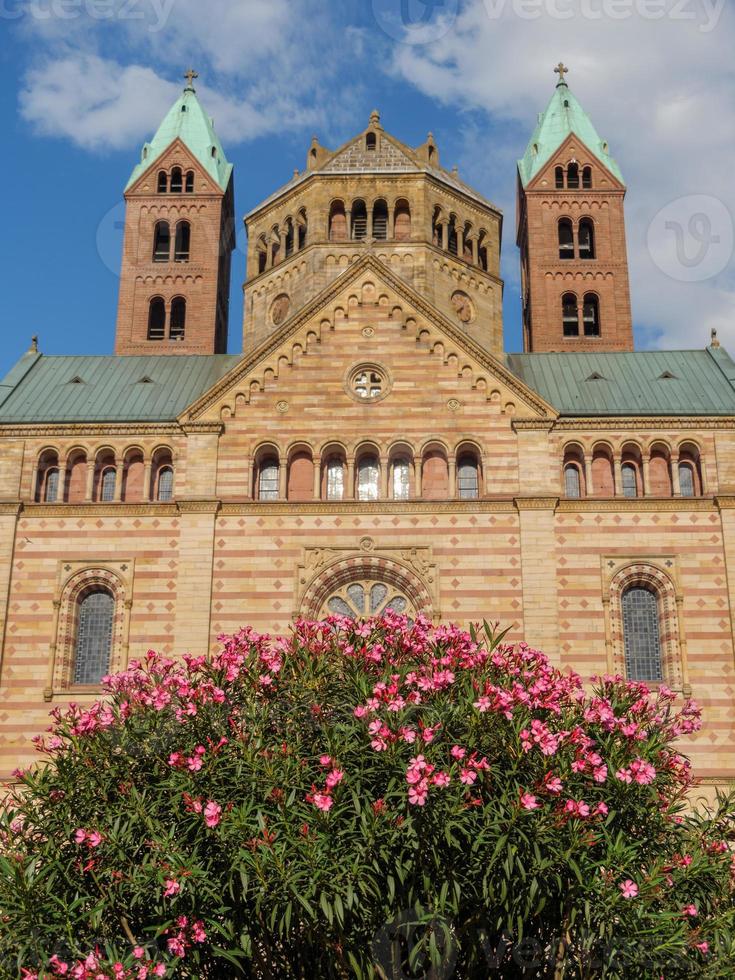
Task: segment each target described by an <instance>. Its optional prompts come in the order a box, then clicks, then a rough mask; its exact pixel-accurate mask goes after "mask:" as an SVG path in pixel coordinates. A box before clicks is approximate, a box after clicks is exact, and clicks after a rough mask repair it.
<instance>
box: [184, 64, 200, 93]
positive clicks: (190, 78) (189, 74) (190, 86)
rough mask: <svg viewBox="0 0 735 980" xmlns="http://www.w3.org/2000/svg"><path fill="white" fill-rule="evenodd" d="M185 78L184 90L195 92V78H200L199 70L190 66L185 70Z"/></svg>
mask: <svg viewBox="0 0 735 980" xmlns="http://www.w3.org/2000/svg"><path fill="white" fill-rule="evenodd" d="M184 78H185V79H186V88H185V89H184V91H185V92H195V91H196V89H195V88H194V79H195V78H199V72H198V71H194V69H193V68H189V69H188V71H185V72H184Z"/></svg>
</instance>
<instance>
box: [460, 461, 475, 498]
mask: <svg viewBox="0 0 735 980" xmlns="http://www.w3.org/2000/svg"><path fill="white" fill-rule="evenodd" d="M457 495H458V496H459V499H460V500H477V498H478V497H479V496H480V470H479V467H478V465H477V459H476V458H475V457H474V456H473V455H472V454H471V453H463V454H462V455H461V456H460V457H459V460H458V461H457Z"/></svg>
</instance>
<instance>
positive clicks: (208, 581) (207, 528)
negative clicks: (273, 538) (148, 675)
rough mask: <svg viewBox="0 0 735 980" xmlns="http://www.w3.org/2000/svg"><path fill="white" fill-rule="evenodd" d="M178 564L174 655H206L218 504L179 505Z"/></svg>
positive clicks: (189, 502) (208, 501)
mask: <svg viewBox="0 0 735 980" xmlns="http://www.w3.org/2000/svg"><path fill="white" fill-rule="evenodd" d="M177 506H178V508H179V513H180V523H179V554H178V558H179V564H178V577H177V581H176V593H175V597H176V598H175V601H176V610H175V613H174V617H173V618H174V635H173V643H174V647H175V650H176V653H177V654H182V653H192V654H195V655H196V654H206V653H208V652H209V643H210V621H211V615H212V571H213V567H214V540H215V533H214V532H215V525H216V521H217V511H218V510H219V501H217V500H181V501H179V502H178V505H177Z"/></svg>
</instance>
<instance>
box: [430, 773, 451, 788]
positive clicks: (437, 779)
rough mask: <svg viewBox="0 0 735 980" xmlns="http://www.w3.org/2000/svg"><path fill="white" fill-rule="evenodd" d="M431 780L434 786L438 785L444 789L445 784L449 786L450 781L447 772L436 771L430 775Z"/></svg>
mask: <svg viewBox="0 0 735 980" xmlns="http://www.w3.org/2000/svg"><path fill="white" fill-rule="evenodd" d="M431 781H432V783H433V784H434V786H438V787H439V788H440V789H444V787H445V786H449V783H450V782H451V780H450V778H449V773H448V772H436V773H434V775H433V776H432V777H431Z"/></svg>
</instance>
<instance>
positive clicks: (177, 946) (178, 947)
mask: <svg viewBox="0 0 735 980" xmlns="http://www.w3.org/2000/svg"><path fill="white" fill-rule="evenodd" d="M166 945H167V946H168V951H169V953H173V955H174V956H183V955H184V953H185V952H186V950H185V948H184V944H183V943H182V942H181V940H180V939H179V938H177V937H175V936H172V937H171V939H169V940H168V941H167V943H166Z"/></svg>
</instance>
